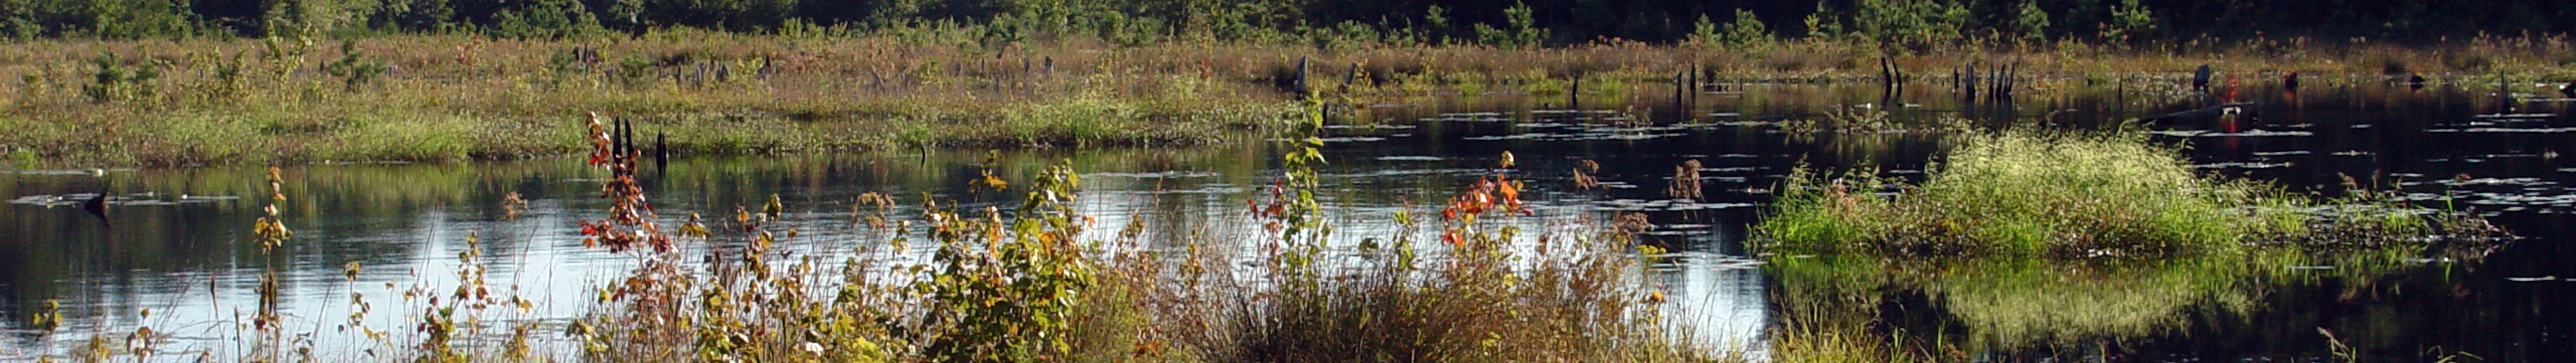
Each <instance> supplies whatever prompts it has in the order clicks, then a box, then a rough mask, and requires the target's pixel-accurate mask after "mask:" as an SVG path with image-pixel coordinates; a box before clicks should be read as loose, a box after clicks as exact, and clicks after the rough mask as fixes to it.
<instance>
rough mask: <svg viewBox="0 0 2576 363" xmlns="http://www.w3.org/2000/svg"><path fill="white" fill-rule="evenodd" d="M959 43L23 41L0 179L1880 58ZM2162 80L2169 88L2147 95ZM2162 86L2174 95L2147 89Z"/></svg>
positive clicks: (1117, 110) (847, 128)
mask: <svg viewBox="0 0 2576 363" xmlns="http://www.w3.org/2000/svg"><path fill="white" fill-rule="evenodd" d="M980 44H981V43H979V42H978V41H977V39H975V38H973V37H972V34H971V33H969V32H964V31H939V30H922V31H918V32H912V33H900V34H879V35H868V36H857V37H790V36H760V35H742V34H730V33H711V32H694V31H668V32H654V33H647V34H644V35H639V36H635V37H632V38H591V39H568V40H493V39H484V38H480V37H475V36H467V35H395V36H382V37H372V38H362V39H354V40H347V41H312V42H296V41H285V40H278V39H277V38H271V39H266V40H262V39H213V40H178V41H171V40H133V41H103V40H38V41H31V42H22V43H16V44H14V45H13V47H14V48H16V49H20V50H22V52H15V55H14V56H10V57H0V79H7V80H10V81H7V82H0V95H7V96H8V98H7V103H6V104H5V108H0V128H6V129H9V130H16V132H11V133H8V134H5V135H0V165H7V166H9V167H18V168H26V167H33V166H49V167H82V166H131V165H141V166H192V165H208V164H260V163H302V162H320V161H351V160H372V161H396V160H398V161H454V160H482V159H513V158H526V157H547V156H562V155H572V154H576V153H579V152H581V150H578V149H575V148H573V147H572V145H578V140H579V139H580V137H581V135H580V133H581V130H579V129H578V123H579V120H580V117H581V115H582V114H584V113H585V112H593V111H596V112H601V113H603V114H607V115H610V116H612V117H625V118H630V119H634V120H637V121H642V122H641V124H642V130H641V131H644V132H647V133H655V132H659V133H666V134H668V135H669V140H670V143H671V144H672V147H673V148H674V149H676V150H679V151H681V152H684V153H692V154H743V153H774V152H812V151H848V150H882V149H894V148H915V147H975V148H993V147H1051V146H1077V147H1079V146H1097V145H1174V144H1192V143H1209V142H1229V141H1233V139H1259V138H1246V137H1234V135H1240V134H1244V133H1242V132H1235V131H1230V130H1261V129H1272V128H1276V127H1278V125H1281V124H1284V123H1286V121H1287V120H1289V119H1293V118H1295V117H1294V114H1295V112H1296V111H1295V109H1296V105H1295V103H1296V102H1295V101H1294V100H1293V99H1294V98H1295V94H1296V92H1294V91H1293V90H1294V89H1295V84H1296V82H1295V80H1296V79H1297V78H1296V77H1297V74H1298V72H1297V69H1298V68H1297V65H1298V64H1299V62H1301V61H1303V62H1305V64H1307V69H1309V70H1310V72H1311V74H1312V76H1311V79H1314V80H1315V82H1313V84H1314V85H1315V87H1314V88H1316V91H1318V92H1320V93H1322V94H1325V95H1326V97H1327V98H1328V99H1332V100H1336V101H1337V102H1375V101H1386V100H1399V99H1403V98H1408V97H1416V96H1422V95H1436V94H1469V95H1473V94H1481V93H1483V92H1486V91H1494V90H1511V91H1526V92H1530V93H1538V94H1552V93H1562V92H1566V91H1567V88H1568V87H1573V86H1575V85H1576V83H1574V82H1570V79H1572V78H1573V77H1576V76H1578V75H1580V76H1581V77H1583V79H1584V81H1583V82H1582V83H1580V86H1581V87H1583V88H1584V89H1583V90H1582V91H1585V92H1603V93H1619V92H1626V91H1627V90H1631V89H1638V88H1642V87H1646V86H1645V85H1652V84H1657V83H1660V82H1669V81H1670V79H1671V78H1672V77H1673V76H1674V75H1675V74H1676V73H1677V72H1683V71H1686V70H1697V71H1699V72H1701V78H1702V79H1707V80H1711V81H1724V82H1736V81H1778V82H1876V81H1877V79H1878V77H1879V74H1878V72H1879V70H1878V60H1879V59H1880V58H1881V57H1882V56H1883V55H1884V53H1882V51H1880V50H1879V48H1875V47H1863V46H1854V45H1848V44H1840V43H1832V42H1824V41H1812V40H1809V41H1785V42H1769V43H1756V44H1742V45H1730V46H1702V45H1698V44H1645V43H1637V42H1628V41H1617V40H1611V41H1603V42H1598V43H1593V44H1588V45H1578V46H1570V47H1560V48H1495V47H1484V46H1396V45H1387V44H1376V43H1357V44H1350V43H1338V44H1329V45H1310V44H1265V43H1214V42H1200V43H1172V44H1151V45H1143V46H1115V45H1111V44H1109V43H1105V42H1098V41H1091V40H1086V39H1081V38H1066V39H1059V40H1055V41H1052V42H1046V43H1010V44H1007V45H1002V46H985V45H980ZM2566 45H2567V43H2566V41H2565V40H2563V39H2560V38H2484V39H2476V40H2469V41H2463V42H2460V43H2458V44H2456V45H2451V46H2436V47H2401V46H2395V45H2380V44H2368V43H2364V44H2344V45H2340V46H2325V45H2311V44H2310V43H2309V42H2307V41H2304V40H2295V39H2294V40H2290V41H2272V40H2257V41H2247V42H2240V43H2231V44H2219V43H2215V42H2213V43H2208V44H2201V43H2187V44H2181V45H2164V46H2149V47H2141V48H2126V47H2122V48H2112V47H2102V46H2091V45H2083V44H2078V43H2071V42H2070V43H2061V44H2058V45H2055V46H2023V47H2019V48H2017V49H2010V50H2000V49H1990V48H1983V47H1976V46H1960V47H1954V48H1942V49H1933V50H1928V51H1921V52H1915V53H1909V54H1898V55H1894V56H1893V57H1891V58H1889V59H1890V61H1891V63H1893V64H1894V65H1895V66H1896V67H1897V68H1899V69H1902V70H1904V71H1905V72H1908V74H1906V75H1905V76H1906V77H1908V78H1909V79H1911V80H1913V81H1915V82H1946V77H1949V75H1950V74H1951V73H1952V72H1953V71H1954V70H1956V69H1958V68H1960V67H1962V66H1967V65H1972V64H1973V65H1985V66H1992V65H1996V64H2004V63H2012V64H2018V65H2019V66H2018V69H2019V71H2018V72H2017V73H2018V74H2020V75H2022V77H2024V78H2025V79H2026V80H2025V83H2024V84H2026V85H2027V86H2026V87H2029V88H2031V90H2033V91H2046V90H2050V89H2064V88H2069V87H2074V86H2077V85H2082V84H2104V83H2111V82H2105V81H2107V80H2114V79H2139V80H2141V81H2133V82H2119V83H2118V84H2123V85H2126V86H2130V87H2153V86H2154V85H2155V84H2161V83H2170V82H2182V81H2181V80H2180V79H2181V78H2182V77H2185V75H2184V73H2182V72H2184V70H2187V69H2189V68H2191V67H2195V66H2198V65H2200V64H2204V63H2206V64H2213V65H2215V66H2216V67H2217V68H2218V69H2219V70H2220V71H2221V74H2222V75H2226V76H2230V77H2236V78H2239V79H2243V80H2245V81H2246V82H2249V83H2254V84H2268V83H2270V82H2277V81H2278V77H2279V75H2280V74H2281V73H2283V72H2287V71H2293V70H2296V71H2300V72H2302V73H2303V74H2308V75H2310V76H2308V77H2310V79H2311V81H2310V82H2311V83H2312V84H2321V85H2327V86H2332V85H2335V84H2362V83H2375V82H2378V80H2379V79H2380V78H2382V76H2381V75H2382V74H2392V73H2395V74H2418V73H2420V74H2427V75H2430V76H2431V77H2433V78H2435V79H2436V80H2448V81H2455V82H2463V83H2468V82H2478V83H2492V82H2493V81H2494V80H2495V79H2497V78H2498V77H2502V78H2504V79H2512V80H2523V81H2533V82H2538V81H2563V80H2565V79H2567V78H2576V71H2571V70H2576V68H2571V67H2570V66H2568V64H2571V61H2576V59H2562V58H2567V57H2565V56H2560V55H2556V54H2553V53H2552V52H2551V50H2553V49H2563V48H2564V47H2565V46H2566ZM2168 81H2169V82H2168ZM2167 88H2170V87H2167Z"/></svg>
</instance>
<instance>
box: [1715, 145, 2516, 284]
mask: <svg viewBox="0 0 2576 363" xmlns="http://www.w3.org/2000/svg"><path fill="white" fill-rule="evenodd" d="M1963 143H1964V144H1963V146H1960V147H1959V148H1958V149H1957V150H1956V151H1954V152H1953V153H1952V154H1951V155H1950V156H1949V158H1948V159H1947V161H1946V162H1943V163H1941V164H1939V165H1936V166H1934V167H1932V168H1929V170H1927V175H1928V176H1927V177H1926V178H1925V180H1923V181H1922V182H1920V183H1913V184H1909V183H1903V182H1897V181H1890V180H1885V179H1880V178H1877V177H1875V176H1872V175H1869V173H1865V172H1854V173H1851V174H1850V175H1845V176H1841V177H1830V178H1829V177H1826V176H1823V175H1820V173H1819V172H1816V171H1812V170H1801V171H1798V172H1797V173H1795V174H1794V175H1792V176H1791V178H1790V180H1789V181H1787V182H1786V185H1784V186H1783V187H1782V188H1780V189H1779V190H1780V191H1781V193H1780V199H1779V201H1778V202H1777V204H1776V205H1775V210H1774V211H1773V212H1772V213H1771V215H1770V216H1769V218H1766V219H1764V221H1763V222H1762V223H1761V224H1759V225H1758V226H1756V229H1757V230H1759V231H1760V232H1761V233H1762V234H1763V235H1764V236H1766V238H1767V243H1769V244H1770V245H1771V246H1772V247H1777V248H1785V249H1793V250H1819V251H1821V250H1849V251H1865V252H1890V253H1935V254H1979V253H2001V254H2048V255H2060V256H2098V255H2153V254H2169V253H2197V252H2224V251H2231V250H2236V249H2240V248H2243V247H2245V246H2248V245H2253V244H2261V243H2273V242H2284V241H2311V240H2312V239H2310V238H2309V237H2314V236H2351V235H2376V234H2397V235H2399V236H2400V237H2402V238H2390V239H2384V240H2383V241H2387V242H2400V241H2407V240H2411V241H2419V242H2420V241H2423V240H2427V239H2425V238H2419V237H2427V236H2430V235H2432V234H2434V233H2436V232H2466V231H2468V230H2465V229H2459V228H2449V227H2453V226H2448V224H2452V223H2459V222H2473V221H2470V220H2467V219H2459V218H2439V217H2438V216H2436V217H2421V215H2426V214H2434V213H2430V212H2429V211H2422V210H2415V209H2409V208H2398V207H2390V206H2384V205H2336V204H2330V203H2328V202H2320V201H2313V200H2309V199H2305V198H2303V197H2300V196H2296V195H2291V194H2287V193H2285V192H2282V191H2279V190H2277V189H2276V188H2273V187H2270V186H2267V185H2263V184H2259V183H2255V182H2249V181H2243V180H2227V179H2221V178H2215V177H2209V176H2204V175H2202V174H2200V173H2198V172H2195V171H2194V170H2192V168H2191V167H2190V166H2188V164H2187V162H2186V161H2185V160H2183V159H2182V158H2181V157H2180V156H2179V155H2178V154H2177V153H2176V152H2175V151H2173V150H2172V149H2168V148H2166V147H2163V146H2157V145H2155V144H2152V143H2150V142H2148V141H2146V140H2145V139H2143V138H2142V137H2138V136H2120V135H2082V134H2042V133H2033V132H2002V133H1993V134H1982V135H1973V136H1969V137H1967V138H1966V140H1965V141H1963ZM1883 189H1884V190H1892V191H1893V195H1886V196H1882V195H1880V194H1879V191H1880V190H1883ZM2330 207H2331V208H2330ZM2434 222H2445V223H2444V224H2445V225H2442V226H2436V225H2434V224H2433V223H2434ZM2436 227H2445V228H2436ZM2358 232H2371V233H2358Z"/></svg>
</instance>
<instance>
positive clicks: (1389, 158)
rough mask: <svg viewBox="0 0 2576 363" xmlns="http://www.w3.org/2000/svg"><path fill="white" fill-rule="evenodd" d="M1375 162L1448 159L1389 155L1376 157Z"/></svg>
mask: <svg viewBox="0 0 2576 363" xmlns="http://www.w3.org/2000/svg"><path fill="white" fill-rule="evenodd" d="M1377 160H1379V161H1441V160H1449V158H1444V157H1438V156H1425V155H1390V156H1380V157H1377Z"/></svg>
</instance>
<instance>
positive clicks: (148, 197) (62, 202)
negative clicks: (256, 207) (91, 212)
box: [9, 193, 241, 208]
mask: <svg viewBox="0 0 2576 363" xmlns="http://www.w3.org/2000/svg"><path fill="white" fill-rule="evenodd" d="M97 196H98V193H67V194H35V195H27V196H21V197H17V198H11V199H9V204H21V205H32V206H40V207H48V208H50V207H63V206H73V205H79V204H80V203H82V202H87V201H89V199H90V198H94V197H97ZM162 197H171V198H170V199H163V198H162ZM236 199H241V196H237V195H191V194H180V195H161V194H160V193H133V194H124V195H109V196H107V200H105V201H102V202H101V203H102V204H106V205H109V206H120V207H159V206H174V205H183V204H198V203H213V202H221V201H228V200H236Z"/></svg>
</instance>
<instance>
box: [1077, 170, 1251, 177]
mask: <svg viewBox="0 0 2576 363" xmlns="http://www.w3.org/2000/svg"><path fill="white" fill-rule="evenodd" d="M1220 175H1224V174H1219V173H1217V172H1213V171H1166V172H1156V173H1090V174H1082V177H1084V178H1135V179H1152V178H1214V177H1217V176H1220Z"/></svg>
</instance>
